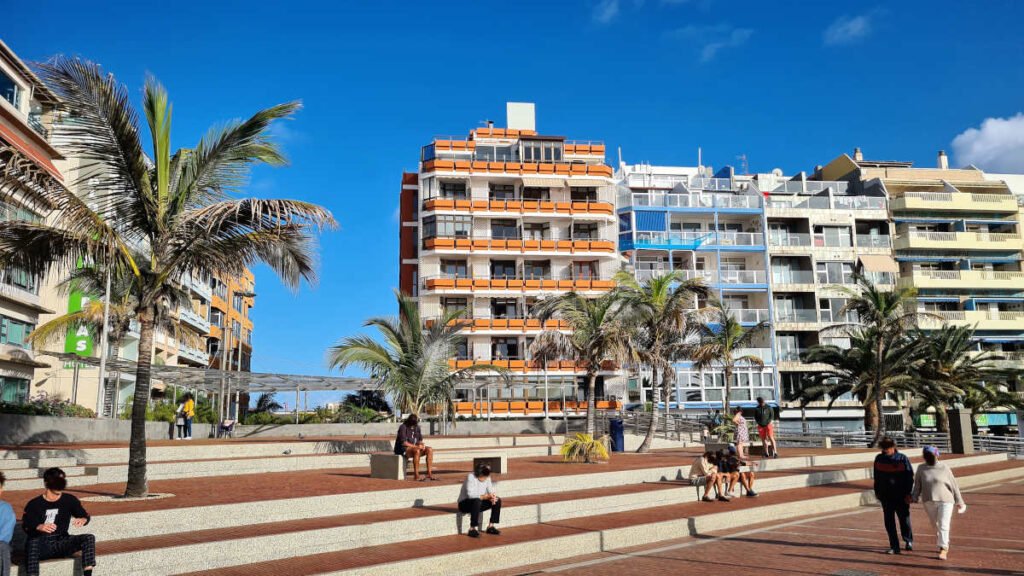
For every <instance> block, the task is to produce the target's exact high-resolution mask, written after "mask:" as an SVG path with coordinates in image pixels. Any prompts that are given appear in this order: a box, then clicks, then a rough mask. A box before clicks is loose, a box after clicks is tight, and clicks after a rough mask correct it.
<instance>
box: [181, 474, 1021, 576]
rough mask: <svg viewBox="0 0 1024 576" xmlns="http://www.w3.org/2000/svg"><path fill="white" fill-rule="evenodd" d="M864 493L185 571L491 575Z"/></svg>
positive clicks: (574, 522)
mask: <svg viewBox="0 0 1024 576" xmlns="http://www.w3.org/2000/svg"><path fill="white" fill-rule="evenodd" d="M996 466H1001V467H1002V468H1001V469H998V470H993V469H992V467H993V465H991V464H989V465H982V466H974V467H968V468H966V469H964V470H963V472H964V473H963V475H962V476H961V478H960V481H961V484H962V485H963V486H964V487H970V486H976V485H981V484H988V483H992V482H998V481H1005V480H1008V479H1017V478H1022V477H1024V465H1019V464H1018V465H1015V466H1013V467H1008V466H1006V465H1005V464H1002V465H996ZM869 487H870V482H869V481H866V480H865V481H860V482H859V483H855V484H842V485H828V486H818V487H811V488H801V489H795V490H786V491H780V492H777V493H775V494H773V495H771V496H769V497H763V498H758V499H750V500H744V501H734V502H731V503H729V504H722V503H714V504H707V503H685V504H672V505H667V506H652V507H648V508H645V509H643V510H641V511H628V512H615V513H610V514H599V515H593V516H587V517H582V518H575V519H568V520H555V521H548V522H545V523H543V524H541V523H534V524H530V525H525V526H513V527H504V530H503V534H502V535H501V536H500V537H489V536H487V535H482V536H481V538H480V539H479V540H473V539H470V538H467V537H465V536H463V535H450V536H441V537H436V538H423V539H418V540H414V539H408V540H405V539H403V540H402V541H401V542H402V545H401V546H396V545H395V544H394V543H389V544H383V545H378V546H369V547H363V548H360V549H359V553H358V554H352V553H350V552H346V551H333V552H325V553H321V554H311V555H305V556H303V557H296V558H287V559H282V560H275V561H259V562H258V563H251V564H248V565H240V566H235V567H230V568H226V567H220V568H211V569H207V570H205V571H190V572H188V573H189V574H193V575H200V576H213V575H217V576H236V575H237V576H242V575H248V574H253V573H257V572H259V573H274V574H276V573H288V574H297V575H306V574H331V575H345V576H356V575H359V576H362V575H366V576H371V575H379V574H417V575H421V574H422V575H435V574H436V575H459V574H467V575H468V574H477V573H489V572H491V571H495V570H502V569H510V568H515V567H522V566H527V565H532V564H536V563H539V562H545V561H551V560H557V559H562V558H565V556H566V555H567V554H566V552H567V551H571V554H572V555H587V554H596V553H600V552H613V551H621V550H624V549H627V548H631V547H634V546H640V545H650V544H655V543H658V542H662V541H666V540H676V539H679V538H683V537H687V536H698V535H702V534H707V533H709V532H714V531H720V530H726V529H733V528H738V527H743V526H747V525H752V524H757V523H760V522H766V521H778V520H784V519H788V518H794V517H798V516H808V515H815V514H823V513H831V512H835V511H838V510H845V509H854V508H857V507H859V506H862V505H869V504H871V502H872V500H873V497H872V493H871V490H869V489H868V488H869ZM503 512H504V511H503ZM503 523H504V519H503ZM179 573H180V572H179Z"/></svg>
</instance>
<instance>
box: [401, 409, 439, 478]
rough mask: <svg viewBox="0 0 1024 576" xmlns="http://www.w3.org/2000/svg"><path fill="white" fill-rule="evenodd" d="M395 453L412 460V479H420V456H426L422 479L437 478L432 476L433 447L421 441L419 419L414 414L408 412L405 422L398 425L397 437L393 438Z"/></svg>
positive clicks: (421, 433) (421, 434)
mask: <svg viewBox="0 0 1024 576" xmlns="http://www.w3.org/2000/svg"><path fill="white" fill-rule="evenodd" d="M395 454H398V455H401V456H405V457H406V458H409V459H411V460H412V479H413V480H419V479H420V456H426V458H427V475H426V477H425V478H423V479H424V480H437V478H434V449H433V448H431V447H430V446H427V445H426V444H424V443H423V432H422V431H421V430H420V419H419V417H418V416H416V415H415V414H410V415H409V417H408V418H406V419H405V422H402V425H401V426H399V427H398V437H397V438H395Z"/></svg>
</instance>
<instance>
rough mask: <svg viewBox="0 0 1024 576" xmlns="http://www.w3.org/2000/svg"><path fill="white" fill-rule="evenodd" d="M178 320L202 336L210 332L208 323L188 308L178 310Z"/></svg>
mask: <svg viewBox="0 0 1024 576" xmlns="http://www.w3.org/2000/svg"><path fill="white" fill-rule="evenodd" d="M178 318H179V319H180V320H181V321H182V322H184V323H185V324H188V325H189V326H192V327H193V328H195V329H196V330H199V332H201V333H203V334H208V333H209V332H210V321H209V320H207V319H206V318H203V317H202V316H200V315H199V314H196V313H195V311H193V310H191V309H189V308H181V309H179V310H178Z"/></svg>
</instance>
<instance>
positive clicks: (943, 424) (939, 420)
mask: <svg viewBox="0 0 1024 576" xmlns="http://www.w3.org/2000/svg"><path fill="white" fill-rule="evenodd" d="M935 428H936V429H937V430H938V431H939V432H945V433H946V434H949V414H947V413H946V406H945V405H944V404H938V405H937V406H935Z"/></svg>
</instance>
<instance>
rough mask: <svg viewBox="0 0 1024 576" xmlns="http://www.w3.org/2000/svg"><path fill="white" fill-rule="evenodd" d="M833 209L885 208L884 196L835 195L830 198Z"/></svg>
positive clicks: (861, 209)
mask: <svg viewBox="0 0 1024 576" xmlns="http://www.w3.org/2000/svg"><path fill="white" fill-rule="evenodd" d="M832 209H833V210H858V211H868V210H883V211H884V210H885V198H881V197H877V196H836V197H834V198H832Z"/></svg>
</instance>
